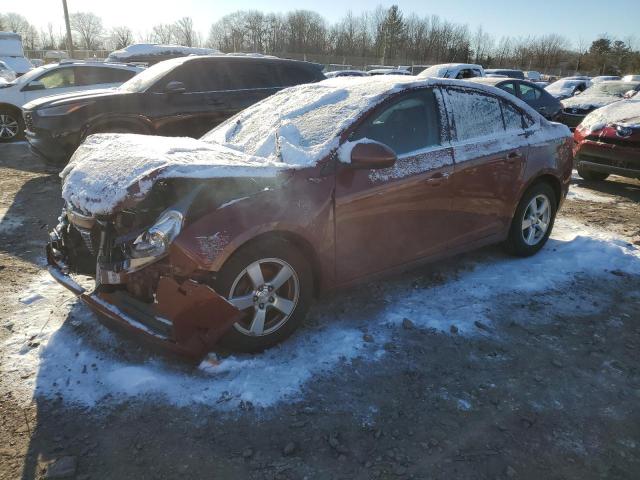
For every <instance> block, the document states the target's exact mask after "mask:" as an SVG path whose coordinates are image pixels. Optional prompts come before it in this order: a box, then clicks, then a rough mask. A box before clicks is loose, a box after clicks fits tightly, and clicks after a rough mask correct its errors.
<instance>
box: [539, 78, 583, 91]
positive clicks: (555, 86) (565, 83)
mask: <svg viewBox="0 0 640 480" xmlns="http://www.w3.org/2000/svg"><path fill="white" fill-rule="evenodd" d="M583 83H584V80H558V81H557V82H553V83H552V84H551V85H548V86H547V87H545V90H572V89H573V88H575V87H577V86H578V85H582V84H583Z"/></svg>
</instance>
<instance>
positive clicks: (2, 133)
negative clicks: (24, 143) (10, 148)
mask: <svg viewBox="0 0 640 480" xmlns="http://www.w3.org/2000/svg"><path fill="white" fill-rule="evenodd" d="M23 133H24V124H23V122H22V116H21V115H19V114H18V113H16V112H15V111H13V110H9V109H6V108H1V109H0V143H6V142H11V141H12V140H16V139H18V138H21V137H22V135H23Z"/></svg>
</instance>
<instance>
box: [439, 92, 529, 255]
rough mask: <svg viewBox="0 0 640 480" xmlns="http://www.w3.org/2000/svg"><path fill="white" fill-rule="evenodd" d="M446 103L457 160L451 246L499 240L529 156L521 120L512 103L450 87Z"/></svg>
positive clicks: (509, 219)
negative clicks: (489, 238) (490, 239)
mask: <svg viewBox="0 0 640 480" xmlns="http://www.w3.org/2000/svg"><path fill="white" fill-rule="evenodd" d="M444 97H445V100H446V102H447V106H448V111H449V112H450V115H449V118H450V121H451V130H452V144H453V150H454V159H455V169H454V173H453V176H452V188H453V201H452V214H451V217H450V219H449V220H450V222H451V224H452V229H453V230H454V232H453V235H452V239H451V242H452V244H466V243H470V242H474V241H477V240H481V239H483V238H487V237H490V236H492V235H498V234H502V233H503V232H504V230H505V227H508V225H509V224H510V221H511V214H512V207H513V205H514V201H515V198H516V195H517V192H518V191H519V181H520V179H521V178H522V174H523V169H524V165H525V160H526V155H527V151H528V147H527V142H526V138H525V132H524V124H523V117H522V115H521V113H520V111H519V110H518V109H517V108H516V107H515V106H514V105H513V104H511V103H510V102H507V101H505V100H503V99H500V98H498V97H496V96H494V95H491V94H487V93H485V92H480V91H475V90H472V89H464V88H455V87H448V88H446V89H445V90H444Z"/></svg>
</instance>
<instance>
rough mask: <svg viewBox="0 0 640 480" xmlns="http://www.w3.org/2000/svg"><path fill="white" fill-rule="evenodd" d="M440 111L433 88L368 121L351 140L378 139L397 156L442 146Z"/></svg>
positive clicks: (394, 103)
mask: <svg viewBox="0 0 640 480" xmlns="http://www.w3.org/2000/svg"><path fill="white" fill-rule="evenodd" d="M438 111H439V109H438V104H437V101H436V98H435V95H434V93H433V90H431V89H429V90H423V91H420V92H414V93H410V94H408V95H403V96H402V97H401V98H399V99H398V100H397V101H395V102H393V103H392V104H391V105H388V106H387V107H386V108H384V109H383V110H382V111H379V112H376V113H375V114H374V115H373V116H372V117H371V118H369V119H367V120H366V121H365V123H363V124H362V125H361V126H360V127H358V129H357V130H356V131H355V132H354V134H353V135H352V137H351V140H352V141H354V140H359V139H362V138H368V139H370V140H376V141H378V142H381V143H384V144H385V145H387V146H388V147H390V148H391V149H392V150H393V151H394V152H395V153H396V154H397V155H402V154H404V153H409V152H413V151H416V150H420V149H423V148H427V147H430V146H434V145H439V144H440V141H441V138H440V137H441V133H440V132H441V128H440V118H439V114H438Z"/></svg>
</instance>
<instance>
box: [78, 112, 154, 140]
mask: <svg viewBox="0 0 640 480" xmlns="http://www.w3.org/2000/svg"><path fill="white" fill-rule="evenodd" d="M101 128H125V129H127V128H128V129H132V130H136V131H137V132H141V133H144V134H153V128H152V126H151V122H149V121H148V120H146V119H145V118H140V117H128V116H127V117H121V116H113V117H103V118H98V119H95V120H92V121H91V122H89V123H88V124H87V125H86V126H85V128H84V131H83V134H82V137H83V138H84V137H86V136H87V135H91V134H92V133H100V132H99V130H100V129H101Z"/></svg>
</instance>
